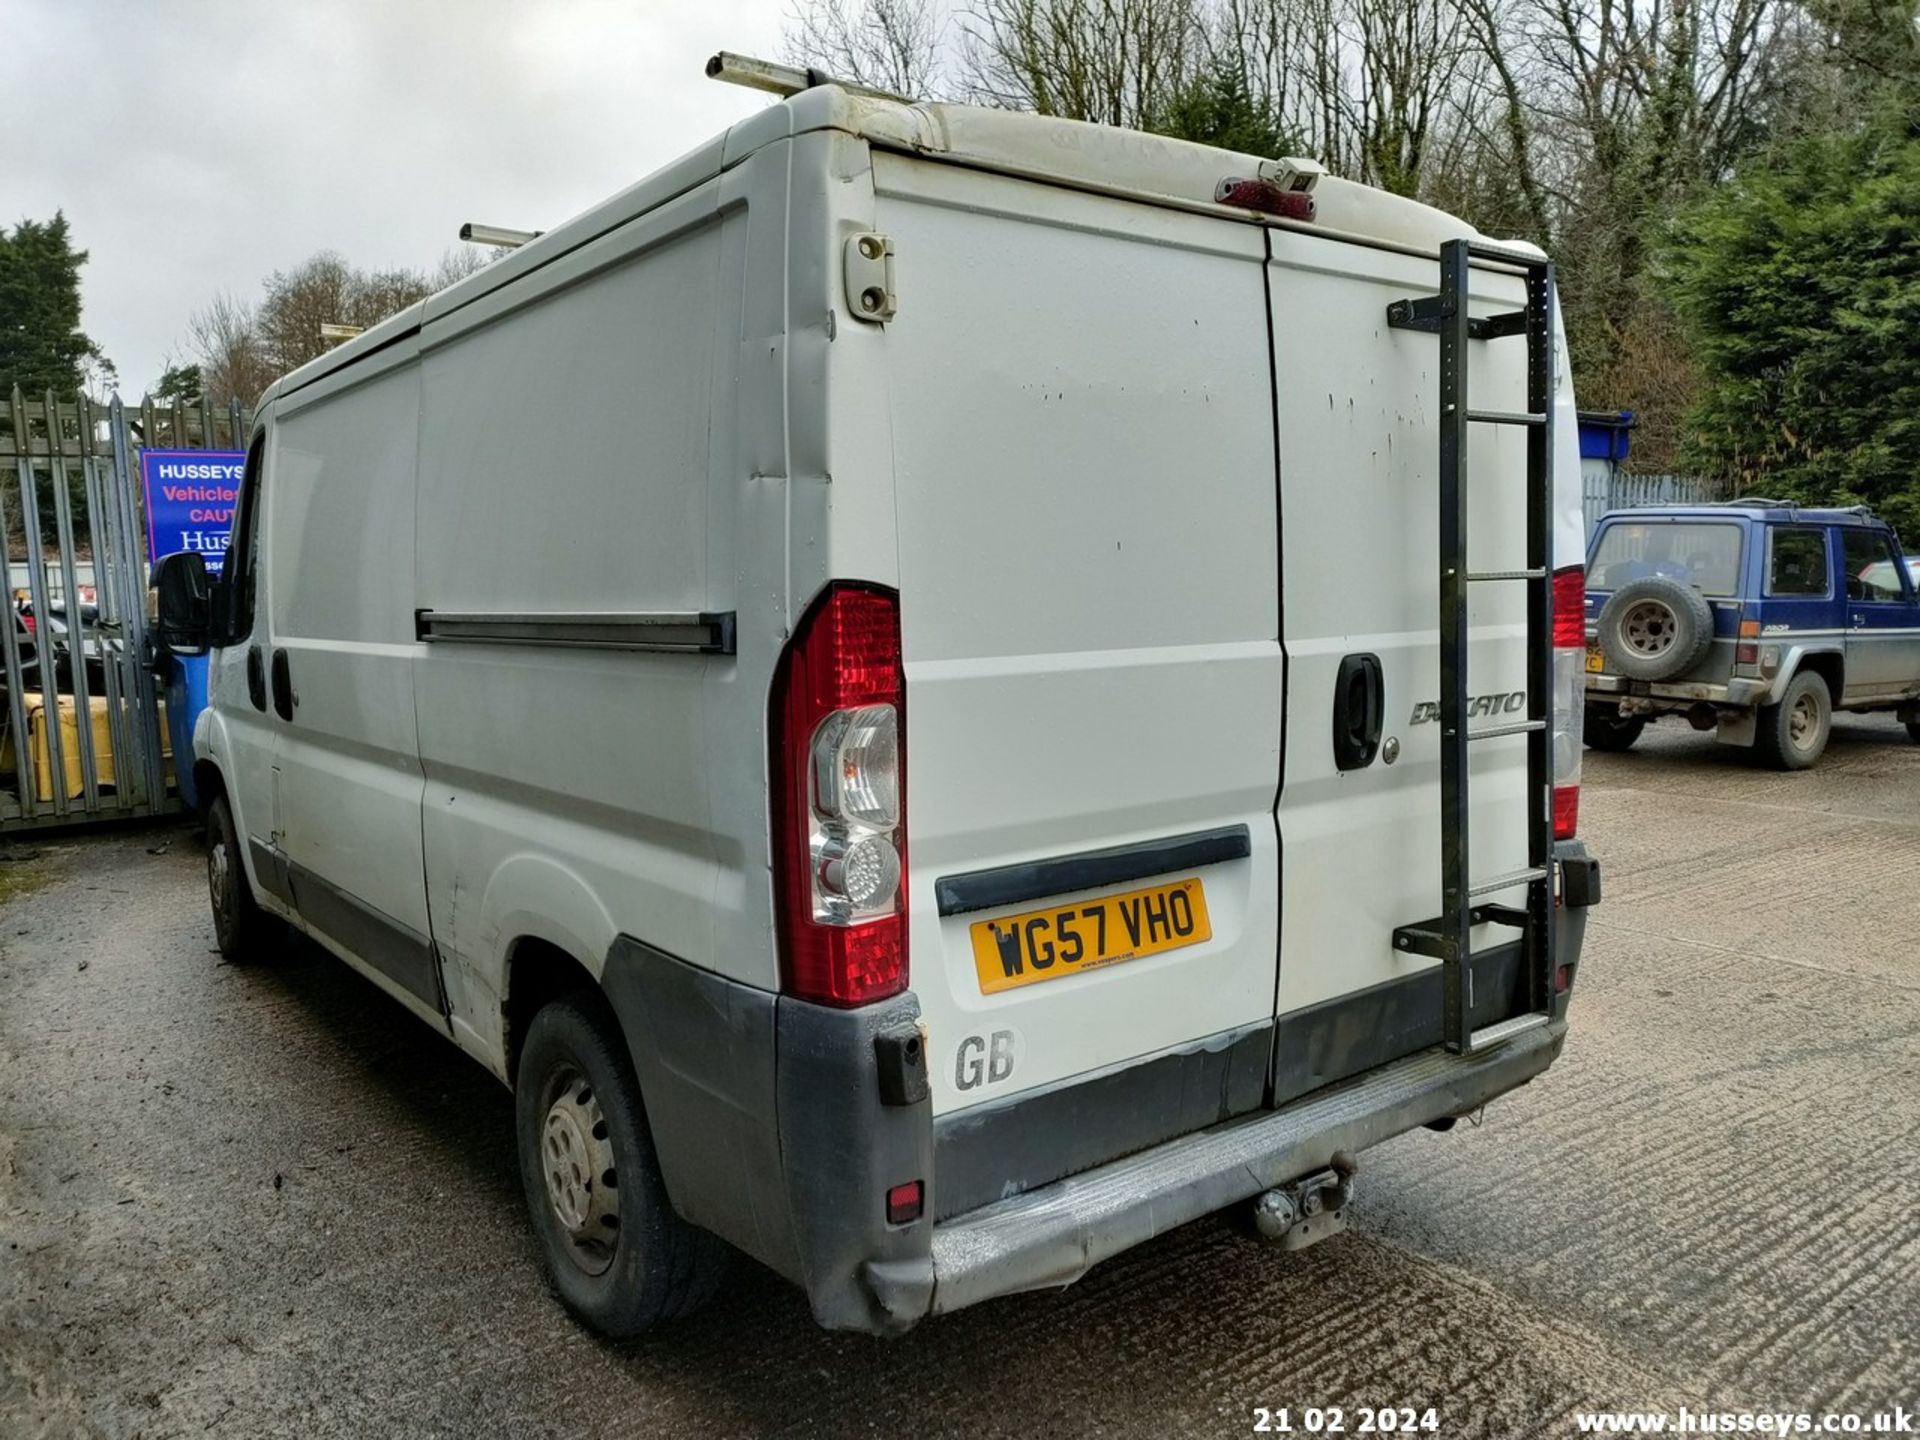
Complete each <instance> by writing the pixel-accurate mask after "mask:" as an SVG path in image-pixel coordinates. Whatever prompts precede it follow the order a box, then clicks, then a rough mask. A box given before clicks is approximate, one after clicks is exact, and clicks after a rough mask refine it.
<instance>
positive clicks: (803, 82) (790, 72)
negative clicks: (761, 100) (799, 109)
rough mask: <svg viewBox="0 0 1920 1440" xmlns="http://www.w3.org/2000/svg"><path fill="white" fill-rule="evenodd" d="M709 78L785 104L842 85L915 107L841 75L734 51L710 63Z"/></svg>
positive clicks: (860, 93) (856, 93)
mask: <svg viewBox="0 0 1920 1440" xmlns="http://www.w3.org/2000/svg"><path fill="white" fill-rule="evenodd" d="M707 78H708V79H709V80H719V81H722V82H724V83H725V84H728V85H744V86H746V88H747V89H749V90H764V91H766V92H767V93H768V94H769V95H778V96H779V97H780V98H781V99H783V100H784V99H786V98H787V97H788V96H790V95H798V94H799V93H800V92H801V91H802V90H811V89H813V88H814V86H816V85H838V86H839V87H840V88H841V89H842V90H846V91H849V92H851V93H852V94H855V95H874V96H877V97H879V98H880V99H883V100H907V101H908V103H911V101H910V100H909V99H908V97H907V96H905V95H896V94H894V93H893V92H892V91H891V90H876V89H875V88H874V87H873V86H871V85H862V84H860V83H859V82H858V81H854V80H842V79H841V78H840V77H839V76H837V75H829V74H827V73H826V71H824V70H815V69H814V68H813V67H812V66H807V67H806V68H804V69H803V68H801V67H800V66H798V65H781V64H778V63H776V62H775V61H772V60H756V59H754V57H753V56H751V55H736V54H734V53H733V51H731V50H722V51H720V52H719V53H718V54H717V55H715V56H714V57H713V58H712V59H710V60H708V61H707Z"/></svg>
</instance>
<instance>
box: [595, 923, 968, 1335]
mask: <svg viewBox="0 0 1920 1440" xmlns="http://www.w3.org/2000/svg"><path fill="white" fill-rule="evenodd" d="M601 985H602V987H603V988H604V989H605V991H606V995H607V998H608V1000H609V1001H610V1002H612V1005H613V1008H614V1012H615V1014H616V1015H618V1017H619V1019H620V1024H621V1028H622V1029H623V1030H624V1031H625V1033H626V1036H627V1043H628V1046H629V1048H630V1049H631V1051H632V1053H633V1061H634V1069H635V1071H636V1072H637V1073H638V1075H639V1077H640V1093H641V1096H642V1097H643V1099H644V1100H645V1102H646V1108H647V1124H648V1128H649V1129H650V1130H651V1131H652V1134H653V1143H654V1149H655V1151H656V1152H657V1154H658V1155H659V1159H660V1169H661V1174H662V1178H663V1179H664V1180H665V1182H666V1186H667V1195H668V1197H669V1198H670V1199H671V1200H672V1201H673V1207H674V1209H675V1210H676V1211H678V1212H679V1213H680V1215H681V1216H683V1217H684V1218H685V1219H687V1220H689V1221H691V1222H692V1223H693V1224H696V1225H699V1226H702V1227H704V1228H705V1229H708V1230H711V1231H712V1232H713V1233H714V1234H716V1235H718V1236H720V1237H721V1238H722V1239H723V1240H726V1241H727V1242H728V1243H729V1244H732V1245H735V1246H738V1247H739V1248H740V1249H742V1250H744V1251H746V1252H747V1253H748V1254H749V1255H752V1256H753V1257H754V1258H755V1259H757V1260H759V1261H761V1262H762V1263H763V1264H765V1265H767V1266H768V1267H770V1268H771V1269H773V1270H775V1271H777V1272H778V1273H779V1274H781V1275H783V1276H785V1277H786V1278H787V1279H789V1280H792V1281H793V1282H795V1283H796V1284H798V1285H800V1286H802V1287H803V1288H804V1289H805V1290H806V1292H807V1298H808V1300H809V1302H810V1303H811V1304H812V1307H813V1314H814V1318H815V1319H816V1320H818V1321H819V1322H820V1323H821V1324H822V1325H824V1326H827V1327H828V1328H830V1329H836V1330H862V1331H867V1332H870V1333H875V1334H886V1333H892V1332H897V1331H899V1330H903V1329H905V1328H906V1327H907V1326H908V1325H910V1324H911V1323H912V1322H913V1320H915V1319H918V1318H919V1316H920V1315H923V1314H925V1313H926V1309H927V1305H928V1303H929V1302H930V1299H931V1293H930V1291H927V1290H924V1289H923V1292H922V1294H921V1301H920V1307H919V1310H918V1311H916V1312H915V1313H914V1314H913V1315H912V1316H910V1317H907V1318H901V1317H898V1316H896V1315H894V1314H892V1313H891V1312H890V1311H888V1310H886V1309H884V1308H882V1307H881V1306H880V1305H879V1304H878V1303H877V1302H876V1301H875V1299H874V1295H873V1292H872V1291H871V1289H870V1288H869V1287H868V1284H867V1282H866V1279H865V1274H866V1271H867V1270H868V1269H870V1268H874V1267H878V1268H882V1269H898V1270H899V1271H900V1272H901V1274H900V1278H899V1280H898V1283H897V1284H896V1286H895V1290H894V1293H901V1292H902V1291H903V1290H906V1289H911V1288H912V1285H913V1283H914V1281H913V1277H914V1276H915V1275H922V1276H924V1275H926V1274H928V1273H930V1272H929V1271H928V1265H927V1256H928V1254H929V1248H930V1246H931V1244H932V1236H933V1206H934V1190H935V1186H934V1166H933V1109H932V1103H931V1102H930V1101H929V1100H926V1099H922V1100H919V1101H917V1102H916V1103H913V1104H906V1105H888V1104H885V1103H884V1102H883V1101H882V1099H881V1081H880V1061H879V1057H878V1053H877V1051H876V1047H875V1039H876V1037H877V1036H880V1035H881V1034H883V1033H891V1032H896V1031H898V1030H899V1029H900V1028H901V1027H903V1026H904V1027H906V1028H908V1029H911V1028H912V1026H913V1024H914V1022H915V1021H916V1020H917V1019H918V1018H919V1014H920V1003H919V1001H917V1000H916V999H915V998H914V997H913V995H912V994H911V993H908V994H905V995H901V996H898V997H896V998H895V999H893V1000H889V1001H885V1002H882V1003H881V1004H878V1005H869V1006H865V1007H863V1008H861V1009H857V1010H835V1009H830V1008H828V1007H826V1006H822V1005H810V1004H807V1003H806V1002H805V1001H801V1000H795V999H793V998H792V997H791V996H785V995H774V994H771V993H769V992H767V991H764V990H756V989H754V988H752V987H751V986H747V985H741V984H738V983H737V982H734V981H731V980H727V979H724V978H722V977H721V976H718V975H715V974H713V973H711V972H710V971H705V970H701V969H698V968H697V967H695V966H692V965H689V964H687V963H686V962H684V961H682V960H678V959H676V958H674V957H673V956H670V955H667V954H664V953H663V952H661V951H659V950H655V949H653V948H652V947H651V946H648V945H645V944H642V943H641V942H640V941H637V940H634V939H631V938H629V937H626V936H622V937H621V938H620V939H618V940H616V941H615V942H614V944H613V948H612V950H611V951H610V952H609V953H608V956H607V964H606V968H605V971H604V972H603V974H602V976H601ZM914 1180H918V1181H921V1182H922V1183H923V1185H924V1186H925V1187H926V1189H925V1210H924V1212H923V1214H922V1216H921V1218H919V1219H917V1220H914V1221H911V1222H909V1223H907V1224H904V1225H889V1224H888V1223H887V1217H886V1194H887V1191H888V1190H889V1189H890V1188H891V1187H893V1186H895V1185H900V1184H905V1183H908V1182H910V1181H914Z"/></svg>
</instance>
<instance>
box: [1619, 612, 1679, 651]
mask: <svg viewBox="0 0 1920 1440" xmlns="http://www.w3.org/2000/svg"><path fill="white" fill-rule="evenodd" d="M1620 638H1621V639H1622V640H1624V641H1626V643H1627V648H1628V649H1630V650H1632V651H1633V653H1634V654H1636V655H1642V656H1646V657H1647V658H1649V659H1651V658H1652V657H1653V656H1656V655H1664V654H1666V653H1667V651H1669V650H1671V649H1672V648H1673V647H1674V643H1675V641H1676V640H1677V639H1678V638H1679V626H1678V624H1677V622H1676V621H1675V618H1674V614H1673V609H1672V607H1671V606H1669V605H1667V604H1666V603H1665V602H1664V601H1661V600H1642V601H1640V602H1638V603H1637V604H1636V605H1634V606H1633V608H1632V609H1630V610H1628V611H1627V613H1626V614H1625V615H1623V616H1621V617H1620Z"/></svg>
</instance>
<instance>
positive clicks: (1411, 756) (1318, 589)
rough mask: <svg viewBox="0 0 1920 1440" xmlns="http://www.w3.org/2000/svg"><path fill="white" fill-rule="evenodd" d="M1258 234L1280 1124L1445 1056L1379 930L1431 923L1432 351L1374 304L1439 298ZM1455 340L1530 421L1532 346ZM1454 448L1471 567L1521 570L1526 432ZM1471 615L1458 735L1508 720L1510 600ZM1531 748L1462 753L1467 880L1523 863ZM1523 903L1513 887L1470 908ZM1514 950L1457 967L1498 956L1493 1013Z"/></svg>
mask: <svg viewBox="0 0 1920 1440" xmlns="http://www.w3.org/2000/svg"><path fill="white" fill-rule="evenodd" d="M1269 237H1270V240H1271V243H1272V247H1273V264H1272V267H1271V271H1270V289H1271V293H1272V306H1273V326H1274V337H1275V339H1274V346H1275V357H1276V362H1275V378H1276V394H1277V397H1278V409H1279V426H1280V473H1281V481H1282V483H1281V488H1280V494H1281V533H1282V535H1283V537H1284V548H1283V555H1282V575H1283V578H1284V591H1285V606H1284V616H1285V635H1286V651H1287V662H1288V674H1287V680H1288V684H1287V741H1286V783H1285V785H1284V786H1283V787H1282V790H1281V794H1280V803H1279V809H1278V813H1279V824H1280V844H1281V855H1282V869H1281V882H1280V893H1281V895H1282V896H1283V897H1284V904H1283V910H1282V923H1281V944H1280V954H1281V964H1280V978H1279V986H1278V991H1277V999H1276V1006H1275V1008H1276V1012H1277V1015H1278V1024H1277V1027H1276V1031H1275V1036H1274V1081H1275V1085H1274V1101H1275V1103H1276V1104H1284V1103H1285V1102H1286V1101H1287V1100H1289V1099H1291V1098H1293V1097H1295V1096H1298V1095H1301V1094H1304V1093H1306V1092H1307V1091H1310V1090H1314V1089H1317V1088H1319V1087H1320V1086H1322V1085H1325V1084H1328V1083H1331V1082H1333V1081H1336V1080H1339V1079H1343V1078H1345V1077H1346V1076H1348V1075H1351V1074H1355V1073H1358V1072H1359V1071H1361V1070H1365V1069H1369V1068H1371V1067H1372V1066H1373V1065H1377V1064H1382V1063H1385V1062H1386V1061H1388V1060H1392V1059H1395V1058H1398V1057H1399V1056H1400V1055H1404V1054H1407V1053H1409V1052H1411V1051H1413V1050H1416V1049H1424V1048H1426V1046H1428V1045H1431V1044H1434V1043H1437V1041H1438V1039H1439V1024H1440V1006H1441V998H1440V987H1439V975H1438V968H1439V962H1438V961H1437V960H1432V959H1428V958H1424V957H1422V956H1419V955H1414V954H1407V953H1403V952H1401V951H1398V950H1396V948H1395V946H1394V942H1393V932H1394V930H1395V929H1397V928H1399V927H1401V926H1408V925H1418V924H1421V923H1422V922H1424V921H1425V920H1427V919H1428V918H1429V917H1432V916H1435V915H1438V914H1439V913H1440V911H1441V895H1440V888H1441V813H1440V725H1439V709H1438V703H1437V702H1438V699H1439V694H1440V651H1439V579H1438V572H1439V495H1438V453H1439V431H1438V418H1439V417H1438V414H1437V410H1438V405H1439V395H1440V380H1439V373H1438V371H1439V348H1438V340H1437V337H1436V336H1434V335H1433V334H1429V333H1423V332H1421V331H1417V330H1405V329H1392V328H1389V326H1388V325H1387V323H1386V310H1387V306H1388V305H1389V304H1391V303H1393V302H1395V301H1398V300H1402V299H1406V298H1408V297H1413V296H1424V295H1431V294H1432V293H1433V292H1434V289H1435V285H1436V280H1437V275H1438V272H1437V268H1436V264H1435V261H1434V260H1432V259H1420V258H1415V257H1411V256H1405V255H1401V254H1399V253H1396V252H1393V251H1388V250H1384V249H1372V248H1368V247H1363V246H1358V245H1352V244H1343V243H1340V242H1336V241H1333V240H1330V239H1323V238H1320V237H1317V236H1313V235H1310V234H1304V233H1301V232H1298V231H1292V230H1280V229H1275V230H1272V231H1270V232H1269ZM1470 293H1471V295H1472V297H1473V301H1474V304H1473V313H1475V314H1488V313H1493V312H1496V311H1512V310H1516V309H1518V308H1520V307H1521V305H1522V304H1523V303H1524V301H1525V291H1524V287H1523V285H1522V282H1521V280H1520V279H1519V277H1517V276H1514V275H1506V274H1501V273H1497V272H1492V271H1486V270H1480V269H1475V270H1474V271H1472V272H1471V292H1470ZM1471 343H1472V345H1473V350H1472V363H1471V365H1470V367H1469V375H1470V383H1471V386H1472V391H1473V402H1472V403H1473V404H1474V406H1476V407H1478V408H1482V409H1487V410H1503V411H1522V410H1525V409H1526V408H1527V406H1526V403H1525V401H1526V394H1527V391H1526V344H1525V341H1524V340H1523V339H1521V338H1508V339H1503V340H1498V341H1493V342H1480V341H1475V342H1471ZM1468 447H1469V448H1468V455H1467V466H1466V473H1467V476H1468V477H1469V478H1468V481H1467V486H1466V488H1467V494H1468V527H1467V534H1468V535H1469V537H1470V547H1469V548H1470V551H1471V563H1470V565H1469V567H1468V568H1469V569H1470V570H1473V571H1514V570H1518V569H1521V568H1522V567H1524V566H1525V565H1526V563H1527V560H1526V556H1527V549H1526V529H1525V526H1526V515H1527V507H1526V488H1525V487H1526V437H1525V432H1524V430H1522V429H1521V428H1520V427H1517V426H1499V427H1494V426H1486V425H1480V426H1475V427H1472V430H1471V433H1470V435H1469V440H1468ZM1468 603H1469V611H1468V627H1469V629H1468V662H1467V678H1468V693H1469V695H1470V696H1471V697H1472V698H1471V700H1470V703H1469V707H1468V713H1469V717H1470V724H1471V725H1472V726H1473V727H1474V728H1482V727H1490V726H1492V725H1495V724H1503V723H1512V722H1515V721H1521V720H1525V719H1526V718H1527V694H1526V691H1527V667H1526V658H1527V613H1526V587H1525V586H1524V585H1522V584H1519V583H1505V584H1481V585H1474V586H1471V587H1469V591H1468ZM1363 656H1371V657H1374V658H1375V659H1376V660H1377V662H1378V673H1379V676H1380V679H1381V682H1382V685H1383V688H1384V696H1383V704H1382V705H1381V733H1380V735H1379V736H1378V741H1379V749H1378V751H1377V752H1376V754H1375V755H1374V756H1373V758H1372V759H1371V760H1370V761H1369V762H1367V763H1364V764H1359V765H1355V766H1353V768H1347V769H1343V768H1341V757H1340V755H1339V753H1338V750H1337V746H1336V739H1337V733H1338V732H1339V731H1340V729H1341V728H1342V725H1343V721H1344V720H1345V718H1346V712H1347V709H1348V707H1349V700H1350V697H1349V693H1348V691H1347V690H1346V689H1345V688H1343V687H1342V686H1341V685H1340V684H1339V683H1338V682H1339V680H1340V678H1341V666H1342V663H1343V662H1344V661H1347V660H1348V658H1349V657H1363ZM1526 745H1527V739H1526V737H1525V736H1524V735H1519V734H1515V735H1512V736H1507V737H1503V738H1499V739H1493V740H1489V741H1487V742H1486V743H1484V744H1479V745H1475V746H1473V747H1471V749H1470V750H1469V753H1468V762H1469V770H1468V776H1469V782H1470V783H1469V786H1468V797H1469V808H1468V831H1469V834H1470V836H1471V846H1470V853H1471V864H1472V869H1473V871H1474V874H1475V877H1476V878H1478V877H1484V876H1498V875H1505V874H1510V873H1512V872H1514V871H1518V870H1522V869H1524V868H1525V867H1526V865H1527V835H1526V814H1527V805H1528V797H1527V751H1526ZM1350 763H1351V762H1350ZM1524 896H1525V887H1524V886H1518V887H1515V888H1514V890H1513V891H1512V892H1511V893H1502V894H1498V895H1494V894H1488V895H1486V896H1484V897H1481V898H1482V899H1484V900H1486V901H1501V902H1505V903H1509V904H1515V905H1519V904H1524ZM1512 934H1513V932H1512V931H1506V932H1504V933H1501V932H1496V931H1493V930H1492V929H1491V927H1487V926H1480V927H1477V928H1476V929H1475V931H1474V936H1473V949H1474V951H1475V952H1476V953H1478V952H1480V951H1482V950H1488V951H1490V952H1492V951H1498V952H1499V957H1500V960H1501V965H1502V966H1504V968H1499V967H1494V968H1495V969H1496V970H1497V973H1492V972H1490V974H1489V976H1488V977H1487V979H1488V981H1489V982H1490V984H1491V986H1492V989H1490V990H1489V989H1487V987H1486V986H1485V985H1483V987H1482V988H1483V991H1485V993H1486V994H1487V998H1488V1001H1489V1003H1491V1001H1492V1000H1493V998H1494V996H1495V995H1496V994H1498V993H1504V992H1502V991H1501V988H1500V987H1502V986H1506V985H1510V984H1514V983H1517V975H1518V965H1519V957H1518V954H1517V949H1518V947H1517V946H1508V947H1506V948H1505V949H1504V950H1502V949H1501V946H1500V942H1501V941H1502V940H1505V939H1508V938H1510V937H1511V936H1512ZM1482 968H1483V967H1482V966H1481V965H1476V971H1475V973H1476V977H1478V976H1479V973H1480V970H1481V969H1482ZM1508 971H1512V972H1514V973H1513V974H1512V975H1509V974H1508V973H1507V972H1508ZM1419 977H1425V978H1424V979H1421V978H1419ZM1410 981H1411V982H1415V983H1411V984H1409V983H1405V982H1410ZM1523 1008H1524V1007H1523Z"/></svg>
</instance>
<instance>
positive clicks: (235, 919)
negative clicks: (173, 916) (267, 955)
mask: <svg viewBox="0 0 1920 1440" xmlns="http://www.w3.org/2000/svg"><path fill="white" fill-rule="evenodd" d="M207 899H208V901H209V902H210V903H211V904H212V906H213V938H214V943H215V944H216V945H218V946H219V947H220V958H221V959H223V960H230V961H241V960H253V959H257V958H259V951H260V946H261V942H262V941H263V940H265V939H266V933H267V930H268V928H269V927H270V926H271V925H272V923H273V917H271V916H270V915H268V914H267V913H266V911H264V910H262V909H261V908H260V906H259V905H258V903H256V902H255V900H254V898H253V887H252V886H251V885H249V884H247V867H246V862H245V861H244V860H243V859H242V858H241V856H240V835H239V832H238V830H237V829H236V828H235V826H234V823H233V808H232V807H231V806H230V805H228V804H227V797H226V796H224V795H216V796H214V797H213V803H212V804H211V805H209V806H208V807H207Z"/></svg>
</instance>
